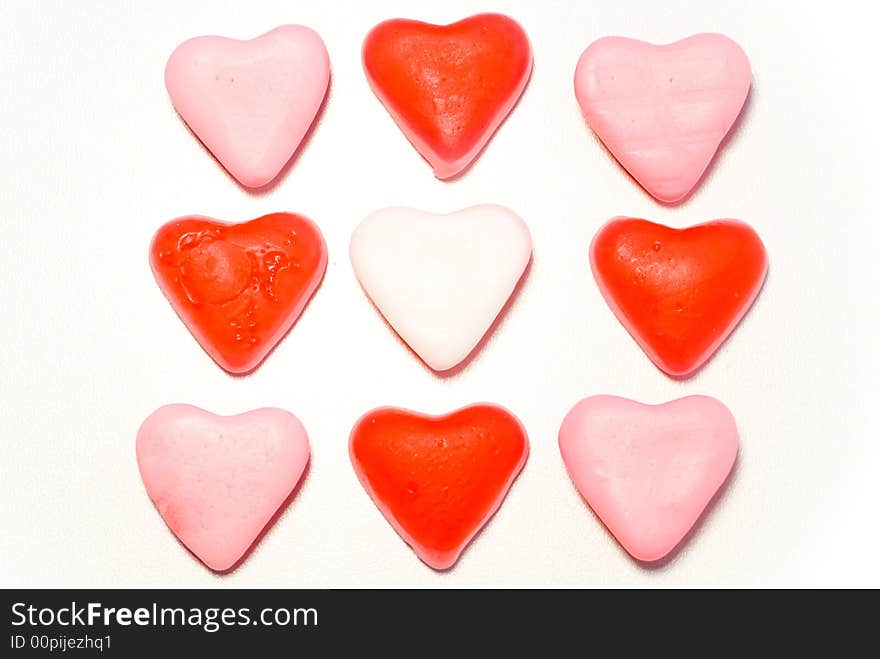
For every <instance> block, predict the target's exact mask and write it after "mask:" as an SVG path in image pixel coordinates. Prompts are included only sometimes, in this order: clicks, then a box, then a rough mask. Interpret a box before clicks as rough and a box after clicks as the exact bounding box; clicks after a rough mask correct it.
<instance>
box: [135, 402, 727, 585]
mask: <svg viewBox="0 0 880 659" xmlns="http://www.w3.org/2000/svg"><path fill="white" fill-rule="evenodd" d="M136 446H137V461H138V468H139V469H140V473H141V477H142V479H143V482H144V485H145V487H146V490H147V493H148V495H149V496H150V498H151V499H152V501H153V502H154V504H155V506H156V508H157V509H158V511H159V513H160V515H161V516H162V518H163V519H164V520H165V523H166V524H167V525H168V528H169V529H171V531H172V532H173V533H174V534H175V535H176V536H177V537H178V539H179V540H180V541H181V542H182V543H183V544H184V545H185V546H186V547H187V548H188V549H189V550H190V551H191V552H192V553H193V554H195V556H196V557H198V558H199V560H201V561H202V562H203V563H204V564H205V565H207V566H208V567H209V568H210V569H212V570H215V571H219V572H225V571H229V570H231V569H233V568H234V567H235V566H236V565H237V564H238V563H239V562H240V561H241V560H242V559H243V557H244V556H245V554H246V553H247V551H248V549H249V548H250V547H251V546H253V545H254V543H255V542H256V541H257V539H258V538H259V536H260V535H261V533H262V532H263V531H264V529H266V528H267V526H268V525H270V523H271V521H272V519H273V518H274V517H275V516H276V514H277V513H278V512H279V509H281V508H282V507H283V506H284V505H286V502H288V501H289V499H290V498H291V497H292V495H293V493H294V491H295V488H296V486H297V484H298V482H299V481H300V478H301V477H302V474H303V472H304V471H305V468H306V465H307V463H308V461H309V440H308V436H307V434H306V430H305V428H304V427H303V425H302V423H300V421H299V420H298V419H297V418H296V417H295V416H293V415H292V414H290V413H289V412H286V411H284V410H280V409H275V408H265V409H259V410H253V411H251V412H246V413H244V414H239V415H236V416H218V415H215V414H212V413H210V412H206V411H205V410H202V409H199V408H197V407H193V406H191V405H167V406H165V407H162V408H159V409H158V410H156V411H155V412H154V413H153V414H151V415H150V416H149V417H148V418H147V419H146V421H144V423H143V424H142V426H141V428H140V430H139V431H138V435H137V444H136ZM738 447H739V440H738V435H737V429H736V424H735V422H734V419H733V416H732V415H731V413H730V411H729V410H728V409H727V408H726V407H725V406H724V405H723V404H722V403H720V402H719V401H717V400H715V399H713V398H708V397H706V396H688V397H687V398H681V399H678V400H674V401H671V402H669V403H665V404H662V405H644V404H641V403H637V402H635V401H631V400H628V399H625V398H619V397H616V396H593V397H590V398H586V399H584V400H582V401H581V402H579V403H578V404H577V405H575V406H574V407H573V408H572V410H571V411H570V412H569V413H568V414H567V415H566V417H565V419H564V420H563V421H562V424H561V427H560V429H559V448H560V451H561V453H562V459H563V461H564V463H565V466H566V468H567V469H568V472H569V474H570V476H571V479H572V481H573V483H574V485H575V487H576V488H577V489H578V491H579V492H580V493H581V495H582V496H583V497H584V499H585V500H586V502H587V504H588V505H589V506H590V508H592V510H593V511H594V512H595V513H596V515H598V517H599V518H600V520H601V521H602V522H603V523H604V524H605V526H606V527H607V528H608V530H609V531H610V532H611V533H612V534H613V535H614V536H615V538H617V540H618V541H619V542H620V544H621V545H622V546H623V548H624V549H626V551H627V552H629V553H630V554H631V555H632V556H633V557H634V558H635V559H637V560H639V561H646V562H653V561H658V560H661V559H663V558H664V557H666V556H667V555H669V554H670V552H672V551H673V550H674V549H675V548H676V547H677V546H678V545H679V544H680V543H681V542H682V540H683V539H684V538H685V536H686V535H687V533H688V532H689V531H690V529H691V528H692V527H693V526H694V524H695V523H696V522H697V520H698V519H699V518H700V516H701V515H702V513H703V511H704V510H705V509H706V507H707V505H708V504H709V503H710V501H711V500H712V498H713V497H714V496H715V494H716V492H717V491H718V490H719V488H720V487H721V485H722V484H723V483H724V482H725V481H726V479H727V477H728V474H729V473H730V471H731V469H732V468H733V464H734V462H735V461H736V455H737V452H738ZM349 453H350V457H351V462H352V465H353V467H354V471H355V473H356V474H357V477H358V479H359V480H360V482H361V484H362V485H363V487H364V489H365V490H366V491H367V493H368V494H369V496H370V497H371V498H372V500H373V502H374V503H375V504H376V506H377V507H378V508H379V510H380V511H381V512H382V514H383V515H384V516H385V518H386V519H387V520H388V522H389V523H390V524H391V526H392V527H393V528H394V529H395V530H396V531H397V532H398V534H399V535H400V536H401V538H403V540H404V541H406V542H407V544H409V545H410V546H411V547H412V549H413V550H414V551H415V553H416V554H417V555H418V556H419V558H420V559H422V560H423V561H424V562H425V563H427V564H428V565H430V566H431V567H432V568H434V569H437V570H444V569H447V568H449V567H451V566H452V565H453V564H455V562H456V561H457V560H458V558H459V556H460V555H461V553H462V551H463V550H464V548H465V547H466V546H467V545H468V543H469V542H470V541H471V539H472V538H473V537H474V535H475V534H476V533H477V532H478V531H479V530H480V529H481V528H482V527H483V526H484V525H485V524H486V522H487V521H488V520H489V518H491V517H492V515H493V514H494V513H495V511H496V510H497V509H498V507H499V506H500V505H501V503H502V501H503V500H504V498H505V496H506V494H507V492H508V490H509V488H510V487H511V485H512V484H513V481H514V480H515V479H516V477H517V475H518V474H519V472H520V470H521V469H522V468H523V466H524V465H525V462H526V459H527V457H528V453H529V441H528V438H527V436H526V431H525V429H524V428H523V426H522V424H521V423H520V422H519V420H518V419H517V418H516V417H515V416H513V414H511V413H510V412H508V411H507V410H505V409H503V408H501V407H498V406H496V405H490V404H478V405H472V406H470V407H465V408H463V409H460V410H457V411H455V412H452V413H450V414H446V415H443V416H426V415H423V414H418V413H415V412H410V411H407V410H403V409H397V408H390V407H383V408H378V409H375V410H372V411H370V412H367V413H366V414H365V415H364V416H362V417H361V418H360V419H359V420H358V421H357V422H356V423H355V425H354V428H353V429H352V431H351V435H350V440H349Z"/></svg>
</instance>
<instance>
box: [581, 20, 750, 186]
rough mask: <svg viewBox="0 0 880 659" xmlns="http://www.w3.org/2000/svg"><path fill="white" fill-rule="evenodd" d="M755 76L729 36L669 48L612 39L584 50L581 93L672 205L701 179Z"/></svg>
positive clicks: (624, 156) (642, 176)
mask: <svg viewBox="0 0 880 659" xmlns="http://www.w3.org/2000/svg"><path fill="white" fill-rule="evenodd" d="M751 79H752V73H751V68H750V66H749V60H748V58H747V57H746V54H745V53H744V52H743V50H742V48H740V47H739V46H738V45H737V44H736V43H735V42H734V41H732V40H731V39H729V38H727V37H725V36H724V35H721V34H697V35H694V36H692V37H688V38H687V39H683V40H681V41H677V42H675V43H672V44H668V45H665V46H655V45H653V44H649V43H645V42H643V41H636V40H635V39H624V38H622V37H605V38H603V39H599V40H598V41H595V42H593V43H592V44H591V45H590V46H589V48H587V49H586V50H585V51H584V53H583V55H581V58H580V60H579V61H578V65H577V70H576V71H575V75H574V90H575V95H576V96H577V100H578V103H580V106H581V109H582V110H583V112H584V115H585V117H586V119H587V122H588V123H589V124H590V127H591V128H592V129H593V131H595V133H596V135H598V136H599V139H601V140H602V142H603V143H604V144H605V146H606V147H608V150H609V151H611V153H612V154H614V157H615V158H617V160H618V161H619V162H620V164H621V165H623V166H624V167H625V168H626V170H627V171H628V172H629V173H630V174H631V175H632V176H633V178H634V179H636V181H638V182H639V183H640V184H641V185H642V187H643V188H645V190H647V191H648V193H649V194H651V195H652V196H653V197H655V198H657V199H659V200H660V201H663V202H670V203H671V202H676V201H680V200H681V199H683V198H684V197H685V196H687V195H688V193H690V191H691V190H692V189H693V188H694V186H695V185H696V184H697V183H698V182H699V180H700V177H701V176H702V175H703V172H704V171H705V170H706V168H707V167H708V166H709V163H710V162H711V161H712V158H713V157H714V156H715V152H716V151H717V150H718V147H719V146H720V145H721V141H722V140H723V139H724V136H725V135H727V133H728V131H729V130H730V128H731V126H733V124H734V122H735V121H736V118H737V116H738V115H739V113H740V110H741V109H742V106H743V104H744V103H745V100H746V97H747V96H748V93H749V86H750V85H751Z"/></svg>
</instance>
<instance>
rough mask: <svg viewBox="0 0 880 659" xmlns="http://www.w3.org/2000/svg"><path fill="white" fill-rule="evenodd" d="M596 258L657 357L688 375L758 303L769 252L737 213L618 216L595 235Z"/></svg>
mask: <svg viewBox="0 0 880 659" xmlns="http://www.w3.org/2000/svg"><path fill="white" fill-rule="evenodd" d="M590 264H591V266H592V269H593V275H594V277H595V278H596V283H597V284H598V285H599V290H600V291H601V292H602V295H603V296H604V297H605V300H606V301H607V302H608V305H609V306H610V307H611V309H612V310H613V311H614V313H615V315H616V316H617V318H618V319H619V320H620V322H621V323H622V324H623V326H624V327H626V329H627V330H628V331H629V333H630V334H631V335H632V337H633V338H634V339H635V340H636V342H637V343H638V344H639V346H641V348H642V350H644V351H645V353H646V354H647V355H648V357H649V358H650V359H651V361H653V362H654V364H656V365H657V367H658V368H660V369H662V370H663V371H665V372H666V373H668V374H669V375H672V376H675V377H685V376H688V375H690V374H692V373H693V372H694V371H696V369H698V368H699V367H700V366H701V365H702V364H704V363H705V362H706V361H707V360H708V359H709V358H710V357H711V356H712V354H713V353H714V352H715V350H716V349H717V348H718V346H720V345H721V343H722V342H723V341H724V340H725V339H726V338H727V337H728V335H730V333H731V332H732V331H733V330H734V328H735V327H736V325H737V323H739V321H740V319H741V318H742V317H743V316H744V315H745V314H746V312H747V311H748V310H749V307H751V305H752V302H754V300H755V298H756V297H757V295H758V293H759V292H760V290H761V285H762V284H763V282H764V277H765V275H766V273H767V253H766V251H765V250H764V245H763V244H762V243H761V239H760V238H759V237H758V234H757V233H755V231H754V229H752V228H751V227H749V226H748V225H747V224H744V223H742V222H738V221H736V220H715V221H712V222H707V223H705V224H699V225H696V226H693V227H689V228H686V229H672V228H669V227H665V226H663V225H662V224H655V223H653V222H648V221H647V220H641V219H635V218H616V219H614V220H611V221H610V222H608V224H606V225H605V226H604V227H602V228H601V229H600V230H599V231H598V233H596V236H595V238H593V243H592V245H591V247H590Z"/></svg>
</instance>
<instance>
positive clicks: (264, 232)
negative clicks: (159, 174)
mask: <svg viewBox="0 0 880 659" xmlns="http://www.w3.org/2000/svg"><path fill="white" fill-rule="evenodd" d="M150 265H151V266H152V269H153V274H154V275H155V277H156V281H157V282H158V284H159V288H161V289H162V292H163V293H164V294H165V296H166V297H167V298H168V300H169V301H170V302H171V305H172V306H173V307H174V310H175V311H177V314H178V315H179V316H180V318H181V320H183V322H184V324H185V325H186V326H187V328H188V329H189V331H190V332H192V334H193V336H194V337H195V338H196V340H197V341H198V342H199V343H200V344H201V345H202V347H203V348H204V349H205V351H206V352H207V353H208V354H209V355H210V356H211V357H212V358H213V359H214V361H216V362H217V363H218V364H219V365H220V366H221V367H222V368H224V369H226V370H227V371H229V372H230V373H246V372H248V371H250V370H252V369H254V368H256V366H257V365H258V364H259V363H260V362H261V361H262V360H263V359H264V358H265V357H266V355H267V354H269V351H270V350H272V348H273V347H274V346H275V344H276V343H278V341H280V340H281V338H282V337H283V336H284V335H285V334H286V333H287V331H288V330H289V329H290V327H291V326H292V325H293V323H294V321H296V319H297V318H298V317H299V315H300V313H302V310H303V308H304V307H305V305H306V303H307V302H308V301H309V298H311V296H312V293H314V291H315V289H316V288H317V287H318V284H320V282H321V278H322V277H323V276H324V270H325V269H326V267H327V248H326V246H325V245H324V239H323V238H322V237H321V232H320V231H319V230H318V227H316V226H315V225H314V224H313V223H312V222H311V221H310V220H308V219H306V218H305V217H302V216H301V215H292V214H291V213H274V214H272V215H264V216H263V217H259V218H257V219H255V220H250V221H249V222H242V223H241V224H226V223H224V222H218V221H216V220H212V219H211V218H207V217H199V216H190V217H181V218H178V219H176V220H172V221H171V222H169V223H167V224H165V225H164V226H163V227H162V228H160V229H159V231H157V232H156V235H155V237H154V238H153V243H152V245H151V246H150Z"/></svg>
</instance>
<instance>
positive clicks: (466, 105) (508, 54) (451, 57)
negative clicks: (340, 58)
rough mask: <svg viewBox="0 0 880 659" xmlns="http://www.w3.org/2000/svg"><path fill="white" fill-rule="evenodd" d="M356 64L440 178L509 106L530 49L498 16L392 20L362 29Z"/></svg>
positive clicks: (468, 156) (456, 167)
mask: <svg viewBox="0 0 880 659" xmlns="http://www.w3.org/2000/svg"><path fill="white" fill-rule="evenodd" d="M363 64H364V71H365V72H366V74H367V80H368V81H369V83H370V86H371V87H372V89H373V91H374V92H375V94H376V96H378V97H379V100H380V101H382V103H383V104H384V105H385V107H386V108H387V109H388V112H389V113H390V114H391V116H392V117H393V118H394V121H396V122H397V125H398V126H400V128H401V130H402V131H403V133H404V134H405V135H406V137H407V138H408V139H409V141H410V142H412V144H413V146H415V148H416V149H417V150H418V151H419V153H421V154H422V156H423V157H424V158H425V159H426V160H427V161H428V162H429V163H430V165H431V167H433V169H434V174H435V176H437V178H441V179H445V178H450V177H452V176H455V175H456V174H458V173H459V172H461V171H462V170H463V169H464V168H465V167H467V166H468V164H470V162H471V161H472V160H473V159H474V158H475V157H476V156H477V154H478V153H479V152H480V150H481V149H482V148H483V146H484V145H485V144H486V142H487V141H488V140H489V138H490V137H492V134H493V133H494V132H495V130H496V129H497V128H498V126H499V125H500V124H501V122H502V121H504V118H505V117H506V116H507V115H508V113H509V112H510V111H511V109H513V106H514V105H515V104H516V101H517V99H518V98H519V96H520V95H521V94H522V92H523V89H525V86H526V82H527V81H528V79H529V74H530V73H531V70H532V49H531V46H530V45H529V40H528V37H527V36H526V33H525V32H524V31H523V29H522V28H521V27H520V26H519V24H518V23H517V22H516V21H514V20H513V19H511V18H508V17H507V16H502V15H500V14H479V15H476V16H471V17H469V18H465V19H464V20H461V21H458V22H457V23H452V24H450V25H431V24H429V23H421V22H418V21H411V20H405V19H394V20H389V21H385V22H384V23H380V24H379V25H377V26H376V27H374V28H373V29H372V30H371V31H370V33H369V34H368V35H367V38H366V40H365V41H364V48H363Z"/></svg>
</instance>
